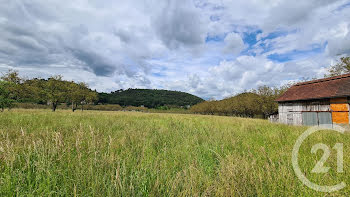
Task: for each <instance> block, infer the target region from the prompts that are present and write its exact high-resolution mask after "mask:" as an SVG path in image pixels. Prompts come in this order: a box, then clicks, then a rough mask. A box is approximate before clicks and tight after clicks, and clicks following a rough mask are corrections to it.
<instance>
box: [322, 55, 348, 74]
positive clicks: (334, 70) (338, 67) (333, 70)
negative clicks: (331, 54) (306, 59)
mask: <svg viewBox="0 0 350 197" xmlns="http://www.w3.org/2000/svg"><path fill="white" fill-rule="evenodd" d="M328 73H329V74H326V75H325V77H333V76H337V75H342V74H345V73H350V57H341V58H340V61H338V63H337V64H335V65H333V66H331V67H330V68H329V69H328Z"/></svg>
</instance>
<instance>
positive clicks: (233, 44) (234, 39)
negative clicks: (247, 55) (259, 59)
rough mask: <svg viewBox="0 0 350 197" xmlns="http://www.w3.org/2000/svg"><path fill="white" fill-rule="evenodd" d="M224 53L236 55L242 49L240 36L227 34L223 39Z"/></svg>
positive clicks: (242, 43)
mask: <svg viewBox="0 0 350 197" xmlns="http://www.w3.org/2000/svg"><path fill="white" fill-rule="evenodd" d="M224 42H225V45H226V46H225V48H224V52H225V53H232V54H235V55H238V54H239V53H240V52H241V51H242V50H243V49H244V42H243V40H242V38H241V36H240V35H239V34H237V33H229V34H228V35H227V36H226V37H225V40H224Z"/></svg>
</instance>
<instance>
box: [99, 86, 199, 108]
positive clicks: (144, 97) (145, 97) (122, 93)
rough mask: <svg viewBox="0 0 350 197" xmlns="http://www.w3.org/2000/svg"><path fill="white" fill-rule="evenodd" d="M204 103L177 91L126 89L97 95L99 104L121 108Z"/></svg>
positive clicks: (197, 98) (183, 105) (195, 97)
mask: <svg viewBox="0 0 350 197" xmlns="http://www.w3.org/2000/svg"><path fill="white" fill-rule="evenodd" d="M202 101H204V100H203V99H201V98H199V97H197V96H194V95H191V94H188V93H185V92H179V91H170V90H149V89H127V90H118V91H115V92H112V93H110V94H108V93H100V94H99V101H98V102H99V103H103V104H118V105H121V106H142V105H143V106H145V107H147V108H158V107H160V106H171V105H172V106H177V107H180V106H182V107H186V106H188V105H190V106H192V105H195V104H197V103H200V102H202Z"/></svg>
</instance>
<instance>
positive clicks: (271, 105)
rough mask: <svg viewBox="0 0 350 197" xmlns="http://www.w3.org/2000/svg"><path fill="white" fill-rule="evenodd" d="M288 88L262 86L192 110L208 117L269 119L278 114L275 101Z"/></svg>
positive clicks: (208, 102)
mask: <svg viewBox="0 0 350 197" xmlns="http://www.w3.org/2000/svg"><path fill="white" fill-rule="evenodd" d="M288 87H289V86H283V87H280V88H272V87H268V86H261V87H259V88H258V89H256V90H251V91H246V92H243V93H240V94H237V95H235V96H232V97H229V98H226V99H223V100H219V101H216V100H213V101H205V102H202V103H199V104H197V105H194V106H192V107H191V109H190V110H191V111H192V112H193V113H198V114H207V115H225V116H241V117H252V118H253V117H260V118H267V117H268V116H270V115H272V114H276V113H277V112H278V104H277V103H276V102H275V100H276V99H277V98H278V97H279V96H280V95H281V94H283V93H284V92H285V91H286V90H287V89H288Z"/></svg>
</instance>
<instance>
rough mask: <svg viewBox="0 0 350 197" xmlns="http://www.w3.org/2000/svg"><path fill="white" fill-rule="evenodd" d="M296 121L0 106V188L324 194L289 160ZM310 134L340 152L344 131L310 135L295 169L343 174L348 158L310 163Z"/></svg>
mask: <svg viewBox="0 0 350 197" xmlns="http://www.w3.org/2000/svg"><path fill="white" fill-rule="evenodd" d="M305 129H306V128H304V127H292V126H287V125H279V124H271V123H268V121H266V120H257V119H255V120H253V119H245V118H233V117H218V116H197V115H179V114H147V113H133V112H97V111H85V112H84V113H81V112H79V111H78V112H74V113H72V112H70V111H68V110H59V111H57V112H56V113H50V112H49V111H48V110H16V109H15V110H11V111H6V112H4V113H1V114H0V196H324V195H325V194H323V193H318V192H315V191H313V190H311V189H309V188H307V187H306V186H304V185H303V184H302V183H301V182H300V181H299V180H298V179H297V177H296V176H295V174H294V171H293V168H292V162H291V152H292V149H293V145H294V142H295V141H296V139H297V138H298V136H299V135H300V134H301V133H302V132H304V131H305ZM319 142H322V143H325V144H328V145H329V146H333V145H334V144H335V143H336V142H337V143H341V142H342V143H344V153H347V152H348V151H349V147H350V146H349V142H350V136H349V133H346V134H345V135H340V134H335V133H334V132H331V131H329V132H321V133H318V134H317V135H313V136H310V138H309V139H308V140H307V141H305V142H304V143H303V146H302V149H301V151H300V156H299V161H300V166H301V169H302V170H303V171H305V173H306V175H307V176H308V178H309V179H310V180H312V181H313V182H316V183H318V184H321V185H331V184H335V183H338V182H340V181H345V182H347V183H348V182H349V181H350V176H349V174H348V172H349V167H350V166H349V165H344V173H342V174H337V173H336V159H334V157H335V156H334V155H336V154H335V153H333V152H332V157H330V158H329V160H327V162H326V164H325V166H327V167H331V170H330V172H329V173H327V174H312V173H310V171H311V169H312V168H313V167H314V166H315V164H316V163H317V161H318V160H319V159H320V158H321V156H322V151H320V152H318V154H312V153H311V152H310V150H311V147H312V146H313V145H314V144H316V143H319ZM344 156H345V155H344ZM349 162H350V161H349V157H344V164H347V163H349ZM349 192H350V188H349V187H346V188H345V189H344V190H341V191H339V192H336V193H332V194H331V195H332V196H346V195H347V194H348V193H349Z"/></svg>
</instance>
